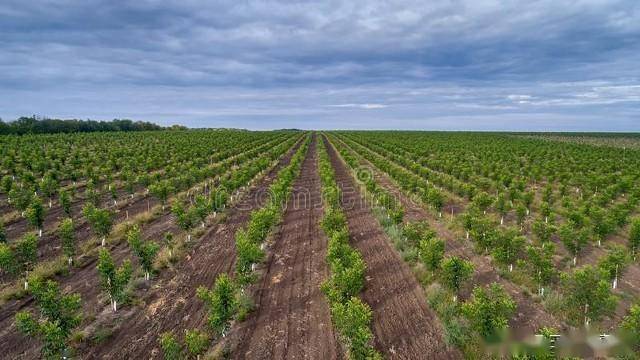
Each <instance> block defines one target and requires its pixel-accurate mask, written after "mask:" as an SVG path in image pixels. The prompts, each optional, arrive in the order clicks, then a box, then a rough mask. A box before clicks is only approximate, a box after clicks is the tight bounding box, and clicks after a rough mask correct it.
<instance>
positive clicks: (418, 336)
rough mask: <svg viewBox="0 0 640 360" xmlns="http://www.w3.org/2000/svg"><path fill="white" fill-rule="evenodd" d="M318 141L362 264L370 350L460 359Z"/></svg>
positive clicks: (340, 166)
mask: <svg viewBox="0 0 640 360" xmlns="http://www.w3.org/2000/svg"><path fill="white" fill-rule="evenodd" d="M323 141H325V145H326V146H327V151H328V153H329V157H330V159H331V163H332V165H333V167H334V169H335V172H336V181H337V183H338V185H339V187H340V189H341V191H342V207H343V209H344V211H345V214H346V216H347V220H348V224H349V233H350V236H351V240H352V245H353V246H355V247H356V248H357V250H359V251H360V252H361V253H362V255H363V258H364V260H365V261H366V263H367V273H366V285H365V289H364V291H363V292H362V294H361V297H362V299H363V300H364V301H365V302H367V303H368V304H369V306H371V309H372V310H373V324H372V329H373V333H374V336H375V344H374V345H375V347H376V349H378V350H379V351H380V352H382V353H383V354H384V356H385V357H386V358H390V359H420V358H441V359H446V358H451V359H457V358H460V357H461V354H460V353H459V352H458V351H457V350H455V349H452V348H450V347H448V346H447V344H446V343H445V341H444V339H443V329H442V326H441V324H440V322H439V320H438V318H437V316H436V314H435V313H434V312H433V310H432V309H430V308H429V307H428V305H427V300H426V298H425V294H424V291H423V290H422V288H421V287H420V285H419V284H418V282H417V280H416V279H415V277H414V276H413V273H412V271H411V269H410V268H409V267H408V266H407V265H406V264H405V263H404V262H403V261H402V259H401V258H400V256H399V255H398V253H397V252H396V251H395V249H394V248H392V246H391V244H390V241H389V239H388V238H387V237H386V235H385V233H384V230H383V229H382V227H381V226H380V224H379V223H378V221H377V220H376V218H375V217H374V216H373V214H372V212H371V210H372V209H371V207H370V206H369V203H368V202H367V201H366V199H365V198H364V197H363V196H362V195H361V193H360V191H359V190H358V188H357V186H356V183H355V181H354V179H353V177H352V176H351V174H350V171H349V169H348V168H347V165H346V164H345V163H344V162H343V161H342V160H341V158H340V156H339V155H338V154H337V152H336V150H335V149H334V148H333V146H332V145H331V144H330V143H329V142H328V141H327V139H326V138H324V137H323Z"/></svg>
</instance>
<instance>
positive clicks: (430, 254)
mask: <svg viewBox="0 0 640 360" xmlns="http://www.w3.org/2000/svg"><path fill="white" fill-rule="evenodd" d="M418 251H419V254H420V259H422V262H423V263H424V265H425V266H426V267H427V269H429V270H431V271H436V270H438V269H439V268H440V263H441V262H442V258H443V257H444V241H443V240H440V239H438V238H435V237H433V238H428V239H423V240H420V244H419V246H418Z"/></svg>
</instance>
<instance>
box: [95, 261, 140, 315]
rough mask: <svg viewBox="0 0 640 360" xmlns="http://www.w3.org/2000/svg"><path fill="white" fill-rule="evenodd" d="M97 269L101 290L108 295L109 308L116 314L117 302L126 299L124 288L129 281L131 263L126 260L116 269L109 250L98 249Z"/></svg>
mask: <svg viewBox="0 0 640 360" xmlns="http://www.w3.org/2000/svg"><path fill="white" fill-rule="evenodd" d="M97 268H98V273H99V274H100V284H101V286H102V289H103V290H104V291H105V292H106V293H107V294H108V295H109V298H110V300H111V308H112V309H113V311H114V312H116V311H117V310H118V302H122V301H124V300H125V299H126V291H125V288H126V286H127V284H129V280H131V273H132V269H131V262H130V261H129V260H126V261H125V262H124V263H123V264H122V265H121V266H120V267H119V268H116V264H115V263H114V262H113V258H112V257H111V254H110V253H109V250H107V249H100V255H99V257H98V266H97Z"/></svg>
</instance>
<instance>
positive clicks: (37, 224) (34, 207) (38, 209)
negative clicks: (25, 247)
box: [26, 196, 44, 236]
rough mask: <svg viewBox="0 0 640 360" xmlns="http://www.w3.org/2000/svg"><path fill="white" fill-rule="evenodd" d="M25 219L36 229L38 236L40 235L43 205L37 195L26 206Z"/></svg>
mask: <svg viewBox="0 0 640 360" xmlns="http://www.w3.org/2000/svg"><path fill="white" fill-rule="evenodd" d="M26 214H27V220H28V221H29V224H31V226H33V227H34V228H36V229H37V230H38V236H42V225H43V224H44V207H43V206H42V201H40V199H39V198H38V197H37V196H34V197H33V201H32V202H31V204H30V205H29V207H28V208H27V213H26Z"/></svg>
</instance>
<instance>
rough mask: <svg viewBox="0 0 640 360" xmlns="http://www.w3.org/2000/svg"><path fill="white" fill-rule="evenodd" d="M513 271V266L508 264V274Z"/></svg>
mask: <svg viewBox="0 0 640 360" xmlns="http://www.w3.org/2000/svg"><path fill="white" fill-rule="evenodd" d="M512 271H513V264H509V272H512Z"/></svg>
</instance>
